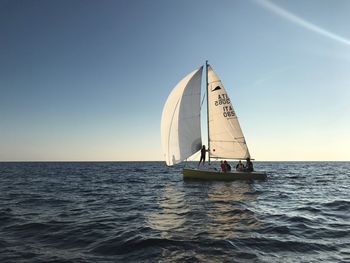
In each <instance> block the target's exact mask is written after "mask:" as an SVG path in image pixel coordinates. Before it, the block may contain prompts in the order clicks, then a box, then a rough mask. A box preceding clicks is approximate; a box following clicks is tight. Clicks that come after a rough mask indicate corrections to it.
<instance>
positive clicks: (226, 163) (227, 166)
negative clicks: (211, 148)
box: [224, 160, 231, 172]
mask: <svg viewBox="0 0 350 263" xmlns="http://www.w3.org/2000/svg"><path fill="white" fill-rule="evenodd" d="M224 165H225V167H226V171H227V172H231V165H229V163H228V162H227V161H226V160H225V161H224Z"/></svg>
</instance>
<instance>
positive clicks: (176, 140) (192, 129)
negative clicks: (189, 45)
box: [161, 67, 203, 165]
mask: <svg viewBox="0 0 350 263" xmlns="http://www.w3.org/2000/svg"><path fill="white" fill-rule="evenodd" d="M202 68H203V67H201V68H199V69H197V70H194V71H193V72H191V73H190V74H188V75H187V76H186V77H185V78H183V79H182V80H181V81H180V82H179V83H178V84H177V85H176V86H175V88H174V89H173V90H172V92H171V93H170V95H169V97H168V99H167V101H166V103H165V105H164V108H163V113H162V120H161V137H162V147H163V152H164V155H165V161H166V163H167V165H174V164H176V163H180V162H182V161H183V160H185V159H187V158H188V157H190V156H191V155H193V154H194V153H196V152H197V151H199V150H200V148H201V145H202V139H201V125H200V88H201V80H202Z"/></svg>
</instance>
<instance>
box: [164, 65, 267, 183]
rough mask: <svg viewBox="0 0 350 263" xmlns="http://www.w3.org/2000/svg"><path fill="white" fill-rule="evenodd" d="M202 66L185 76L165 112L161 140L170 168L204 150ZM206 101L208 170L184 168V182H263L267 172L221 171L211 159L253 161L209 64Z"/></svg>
mask: <svg viewBox="0 0 350 263" xmlns="http://www.w3.org/2000/svg"><path fill="white" fill-rule="evenodd" d="M202 73H203V66H201V67H200V68H198V69H196V70H194V71H192V72H191V73H189V74H188V75H187V76H185V77H184V78H183V79H182V80H181V81H180V82H179V83H178V84H177V85H176V86H175V87H174V89H173V90H172V91H171V93H170V94H169V96H168V98H167V100H166V103H165V105H164V108H163V112H162V119H161V139H162V148H163V152H164V159H165V162H166V164H167V165H168V166H173V165H175V164H178V163H181V162H184V161H185V160H187V159H188V158H189V157H191V156H192V155H194V154H195V153H197V152H198V151H200V150H201V148H202V135H201V123H200V120H201V118H200V112H201V82H202ZM205 74H206V78H205V79H206V98H207V129H208V157H209V158H208V159H209V167H200V166H199V167H198V168H189V167H186V166H185V168H183V177H184V179H188V178H190V179H202V180H224V181H231V180H251V179H253V180H254V179H258V180H264V179H266V177H267V175H266V173H265V172H257V171H253V172H246V171H232V172H222V171H220V169H219V167H216V168H215V167H213V165H210V164H211V159H212V158H215V159H235V160H246V159H248V158H249V159H251V156H250V153H249V150H248V146H247V143H246V141H245V138H244V135H243V132H242V129H241V127H240V125H239V122H238V118H237V115H236V112H235V111H234V109H233V106H232V103H231V100H230V98H229V96H228V94H227V92H226V90H225V88H224V86H223V84H222V82H221V80H220V79H219V77H218V75H217V74H216V73H215V72H214V70H213V68H212V67H211V66H210V65H209V64H208V62H207V61H206V63H205Z"/></svg>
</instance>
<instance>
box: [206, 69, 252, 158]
mask: <svg viewBox="0 0 350 263" xmlns="http://www.w3.org/2000/svg"><path fill="white" fill-rule="evenodd" d="M207 70H208V109H209V110H208V112H209V118H208V119H209V120H208V125H209V147H210V156H211V157H214V158H215V157H217V158H227V159H246V158H248V157H249V158H250V154H249V150H248V147H247V144H246V142H245V138H244V135H243V132H242V130H241V127H240V125H239V122H238V119H237V115H236V113H235V111H234V109H233V106H232V104H231V101H230V98H229V97H228V95H227V93H226V90H225V88H224V86H223V85H222V83H221V81H220V79H219V78H218V76H217V75H216V74H215V72H214V71H213V69H212V68H211V67H210V66H209V65H208V69H207Z"/></svg>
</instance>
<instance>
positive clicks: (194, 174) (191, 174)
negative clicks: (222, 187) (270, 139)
mask: <svg viewBox="0 0 350 263" xmlns="http://www.w3.org/2000/svg"><path fill="white" fill-rule="evenodd" d="M182 173H183V178H184V179H200V180H210V181H234V180H266V178H267V175H266V173H265V172H228V173H223V172H219V171H209V170H198V169H190V168H184V169H183V171H182Z"/></svg>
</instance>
